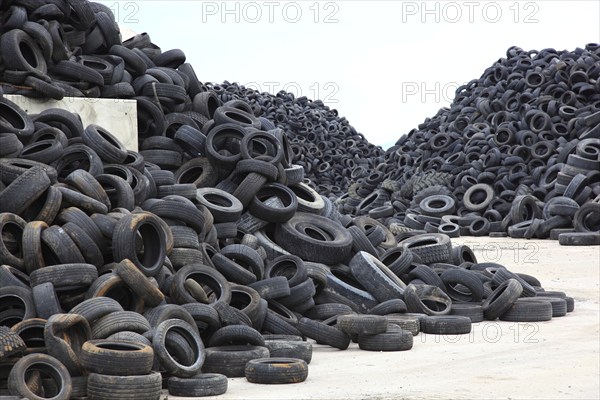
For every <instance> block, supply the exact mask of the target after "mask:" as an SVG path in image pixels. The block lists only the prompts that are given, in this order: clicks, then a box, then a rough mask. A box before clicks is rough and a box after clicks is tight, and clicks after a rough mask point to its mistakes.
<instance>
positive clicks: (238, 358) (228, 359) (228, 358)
mask: <svg viewBox="0 0 600 400" xmlns="http://www.w3.org/2000/svg"><path fill="white" fill-rule="evenodd" d="M265 357H269V349H267V348H266V347H258V346H220V347H208V348H207V349H206V359H205V361H204V365H203V366H202V372H203V373H217V374H222V375H225V376H227V377H228V378H240V377H243V376H245V368H246V364H247V363H248V361H250V360H255V359H258V358H265Z"/></svg>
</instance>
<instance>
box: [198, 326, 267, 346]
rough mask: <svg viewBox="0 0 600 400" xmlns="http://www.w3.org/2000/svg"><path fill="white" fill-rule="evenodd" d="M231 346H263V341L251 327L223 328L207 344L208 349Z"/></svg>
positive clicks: (258, 333)
mask: <svg viewBox="0 0 600 400" xmlns="http://www.w3.org/2000/svg"><path fill="white" fill-rule="evenodd" d="M232 345H251V346H262V347H264V346H265V340H264V338H263V337H262V335H261V334H260V332H258V331H256V330H255V329H253V328H252V327H249V326H246V325H229V326H224V327H222V328H221V329H219V330H218V331H216V332H215V333H214V334H213V335H212V336H211V338H210V341H209V342H208V346H209V347H217V346H232Z"/></svg>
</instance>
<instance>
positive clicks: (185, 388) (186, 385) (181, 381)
mask: <svg viewBox="0 0 600 400" xmlns="http://www.w3.org/2000/svg"><path fill="white" fill-rule="evenodd" d="M168 388H169V394H170V395H172V396H185V397H206V396H218V395H220V394H223V393H225V392H227V377H226V376H225V375H221V374H198V375H195V376H193V377H191V378H177V377H175V376H173V377H171V378H169V380H168Z"/></svg>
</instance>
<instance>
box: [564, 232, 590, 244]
mask: <svg viewBox="0 0 600 400" xmlns="http://www.w3.org/2000/svg"><path fill="white" fill-rule="evenodd" d="M558 243H560V244H561V245H563V246H597V245H600V233H597V232H590V233H588V232H571V233H561V234H559V235H558Z"/></svg>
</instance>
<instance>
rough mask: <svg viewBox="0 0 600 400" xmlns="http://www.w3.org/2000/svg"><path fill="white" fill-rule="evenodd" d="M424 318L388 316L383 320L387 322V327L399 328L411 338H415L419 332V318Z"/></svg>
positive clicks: (420, 316) (407, 315) (420, 315)
mask: <svg viewBox="0 0 600 400" xmlns="http://www.w3.org/2000/svg"><path fill="white" fill-rule="evenodd" d="M422 317H425V314H419V317H416V316H411V315H409V314H406V313H404V314H388V315H386V316H385V318H386V319H387V320H388V327H389V326H390V325H396V326H399V327H400V328H401V329H402V330H405V331H408V332H410V333H411V334H412V335H413V336H416V335H417V334H418V333H419V332H420V330H421V322H420V318H422Z"/></svg>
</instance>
